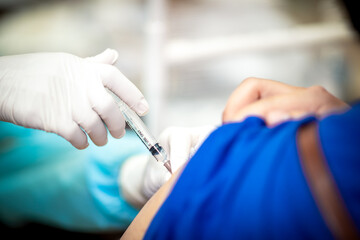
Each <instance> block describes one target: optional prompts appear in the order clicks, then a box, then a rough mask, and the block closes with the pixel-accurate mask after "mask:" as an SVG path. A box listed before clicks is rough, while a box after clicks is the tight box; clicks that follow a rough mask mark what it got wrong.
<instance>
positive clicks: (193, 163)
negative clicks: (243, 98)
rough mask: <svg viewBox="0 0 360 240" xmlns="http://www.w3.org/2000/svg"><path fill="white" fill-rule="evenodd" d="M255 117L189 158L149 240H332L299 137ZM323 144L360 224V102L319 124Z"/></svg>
mask: <svg viewBox="0 0 360 240" xmlns="http://www.w3.org/2000/svg"><path fill="white" fill-rule="evenodd" d="M310 121H318V120H317V119H316V118H314V117H308V118H305V119H302V120H299V121H289V122H286V123H283V124H281V125H279V126H277V127H274V128H268V127H267V126H266V125H265V123H264V121H263V120H261V119H259V118H255V117H250V118H247V119H246V120H245V121H244V122H241V123H232V124H226V125H223V126H221V127H220V128H218V129H217V130H216V131H214V132H213V133H212V134H211V135H210V136H209V137H208V139H207V140H206V141H205V142H204V144H203V145H202V146H201V147H200V149H199V150H198V152H197V153H196V154H195V155H194V157H193V158H192V159H191V160H190V162H189V163H188V165H187V166H186V168H185V169H184V171H183V173H182V175H181V177H180V178H179V180H178V182H177V183H176V185H175V187H174V189H173V191H172V192H171V193H170V195H169V197H168V198H167V200H166V201H165V202H164V204H163V205H162V206H161V208H160V210H159V211H158V213H157V214H156V216H155V218H154V219H153V221H152V223H151V224H150V226H149V229H148V231H147V232H146V235H145V239H331V238H332V235H331V233H330V231H329V229H328V228H327V226H326V224H325V222H324V220H323V218H322V216H321V214H320V212H319V210H318V208H317V206H316V203H315V201H314V199H313V197H312V194H311V192H310V190H309V186H308V184H307V182H306V179H305V177H304V174H303V171H302V168H301V165H300V160H299V157H298V149H297V145H296V132H297V130H298V128H299V127H300V126H301V125H302V124H304V123H308V122H310ZM318 122H319V135H320V140H321V145H322V148H323V151H324V154H325V157H326V159H327V162H328V164H329V167H330V170H331V173H332V174H333V176H334V178H335V180H336V182H337V185H338V188H339V190H340V192H341V194H342V197H343V199H344V201H345V204H346V207H347V208H348V210H349V212H350V213H351V215H352V217H353V220H354V221H355V224H356V225H357V226H358V227H359V226H360V161H359V160H360V156H359V154H360V150H359V149H360V127H359V123H360V104H359V105H356V106H354V107H353V108H352V109H351V110H349V111H348V112H346V113H343V114H339V115H332V116H329V117H327V118H325V119H323V120H319V121H318Z"/></svg>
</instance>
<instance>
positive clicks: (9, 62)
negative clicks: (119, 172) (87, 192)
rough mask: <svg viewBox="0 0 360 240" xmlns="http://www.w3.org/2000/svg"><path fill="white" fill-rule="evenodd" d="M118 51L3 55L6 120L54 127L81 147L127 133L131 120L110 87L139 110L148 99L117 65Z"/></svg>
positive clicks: (0, 69)
mask: <svg viewBox="0 0 360 240" xmlns="http://www.w3.org/2000/svg"><path fill="white" fill-rule="evenodd" d="M117 57H118V54H117V52H116V51H115V50H110V49H107V50H106V51H104V52H103V53H101V54H99V55H97V56H95V57H90V58H80V57H77V56H74V55H71V54H67V53H35V54H25V55H16V56H5V57H0V92H1V94H0V120H2V121H7V122H12V123H14V124H17V125H21V126H24V127H28V128H35V129H41V130H45V131H48V132H54V133H56V134H58V135H60V136H62V137H63V138H65V139H66V140H68V141H69V142H70V143H71V144H72V145H73V146H75V147H76V148H79V149H83V148H86V147H87V146H88V141H87V136H86V134H85V133H84V131H85V132H86V133H87V134H88V135H89V137H90V138H91V140H92V141H93V142H94V143H95V144H96V145H99V146H102V145H104V144H106V142H107V130H106V127H105V125H104V123H105V124H106V126H107V128H108V130H109V131H110V133H111V135H112V136H114V137H116V138H120V137H121V136H123V135H124V133H125V121H124V118H123V116H122V114H121V112H120V110H119V109H118V107H117V105H116V103H115V102H114V100H113V99H112V97H111V96H110V94H109V93H107V92H106V90H105V87H107V88H109V89H110V90H112V91H113V92H114V93H115V94H116V95H118V96H119V97H120V98H121V99H122V100H123V101H124V102H126V103H127V104H128V105H129V106H130V107H131V108H132V109H133V110H134V111H135V112H137V113H138V114H139V115H143V114H145V113H146V112H147V111H148V104H147V102H146V101H145V99H144V96H143V95H142V93H141V92H140V91H139V90H138V89H137V88H136V86H135V85H134V84H133V83H131V82H130V81H129V80H128V79H127V78H126V77H125V76H124V75H123V74H122V73H121V72H120V71H119V70H118V69H117V68H116V67H114V66H112V64H113V63H114V62H115V61H116V59H117Z"/></svg>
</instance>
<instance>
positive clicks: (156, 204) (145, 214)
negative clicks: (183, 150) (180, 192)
mask: <svg viewBox="0 0 360 240" xmlns="http://www.w3.org/2000/svg"><path fill="white" fill-rule="evenodd" d="M182 170H183V168H180V169H179V170H178V171H176V172H175V173H174V174H173V175H172V176H171V178H170V179H169V180H168V181H167V182H166V183H165V184H164V185H163V186H162V187H161V188H160V189H159V190H158V191H157V192H156V193H155V194H154V195H153V196H152V197H151V198H150V199H149V201H148V202H147V203H146V204H145V205H144V207H143V208H142V209H141V210H140V212H139V213H138V215H137V216H136V217H135V219H134V221H132V223H131V224H130V226H129V227H128V228H127V229H126V231H125V233H124V234H123V236H122V237H121V239H122V240H126V239H143V238H144V235H145V233H146V230H147V229H148V227H149V225H150V223H151V221H152V219H153V218H154V216H155V214H156V213H157V211H158V210H159V208H160V206H161V205H162V204H163V203H164V201H165V199H166V198H167V196H168V195H169V193H170V192H171V190H172V189H173V186H174V185H175V183H176V181H177V179H178V178H179V176H180V174H181V173H182Z"/></svg>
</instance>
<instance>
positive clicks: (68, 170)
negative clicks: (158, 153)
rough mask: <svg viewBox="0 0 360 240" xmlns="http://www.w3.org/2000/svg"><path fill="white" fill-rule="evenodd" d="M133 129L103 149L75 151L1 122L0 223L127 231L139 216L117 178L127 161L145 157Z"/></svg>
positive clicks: (38, 133)
mask: <svg viewBox="0 0 360 240" xmlns="http://www.w3.org/2000/svg"><path fill="white" fill-rule="evenodd" d="M144 151H146V149H145V147H144V146H143V145H142V143H141V142H140V141H139V140H138V139H137V137H136V136H135V135H133V134H132V132H131V131H128V132H127V134H126V135H125V137H123V138H122V139H120V140H117V139H113V138H111V137H110V136H109V142H108V144H107V145H106V146H104V147H97V146H94V145H92V144H90V146H89V147H88V148H87V149H86V150H77V149H75V148H74V147H72V146H71V145H70V144H69V143H68V142H66V141H65V140H64V139H62V138H61V137H59V136H57V135H55V134H51V133H45V132H43V131H39V130H34V129H27V128H23V127H19V126H15V125H13V124H10V123H4V122H0V220H1V221H2V222H4V223H6V224H9V225H19V224H21V223H24V222H28V221H30V222H39V223H43V224H50V225H53V226H56V227H60V228H66V229H69V230H73V231H89V230H90V231H100V230H120V229H125V228H126V227H127V226H128V225H129V223H130V222H131V221H132V219H133V218H134V217H135V215H136V214H137V210H136V209H134V208H132V207H131V206H130V205H129V204H128V203H127V202H125V200H124V199H123V197H122V195H121V193H120V191H119V186H118V184H117V178H118V173H119V169H120V167H121V164H122V163H123V161H124V160H126V159H127V158H128V157H130V156H132V155H135V154H140V153H144Z"/></svg>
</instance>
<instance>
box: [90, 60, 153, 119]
mask: <svg viewBox="0 0 360 240" xmlns="http://www.w3.org/2000/svg"><path fill="white" fill-rule="evenodd" d="M95 67H96V69H97V70H98V72H99V74H100V77H101V80H102V83H103V84H104V86H105V87H107V88H109V89H110V90H111V91H112V92H113V93H114V94H116V95H117V96H118V97H119V98H120V99H122V100H123V101H124V102H125V103H126V104H127V105H128V106H129V107H130V108H132V109H133V110H134V111H135V112H136V113H137V114H138V115H140V116H143V115H145V114H146V113H147V112H148V110H149V104H148V103H147V101H146V100H145V98H144V95H143V94H142V93H141V92H140V90H139V89H138V88H137V87H136V86H135V85H134V84H133V83H132V82H131V81H130V80H129V79H127V78H126V77H125V76H124V75H123V74H122V73H121V72H120V71H119V70H118V69H117V68H116V67H114V66H111V65H107V64H96V66H95Z"/></svg>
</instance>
